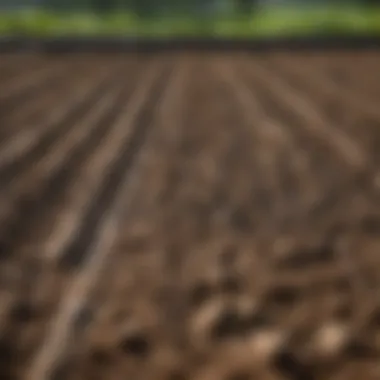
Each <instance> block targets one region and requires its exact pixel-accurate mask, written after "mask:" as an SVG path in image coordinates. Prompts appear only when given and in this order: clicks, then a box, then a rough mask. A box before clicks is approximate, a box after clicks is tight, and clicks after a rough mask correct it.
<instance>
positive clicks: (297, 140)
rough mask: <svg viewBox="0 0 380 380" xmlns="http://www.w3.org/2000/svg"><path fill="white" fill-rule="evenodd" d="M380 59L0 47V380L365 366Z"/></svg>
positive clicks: (335, 375)
mask: <svg viewBox="0 0 380 380" xmlns="http://www.w3.org/2000/svg"><path fill="white" fill-rule="evenodd" d="M379 68H380V53H379V52H361V53H358V52H344V53H343V52H341V53H338V52H330V53H289V52H288V53H275V52H272V53H261V54H259V53H256V54H248V53H247V54H244V53H230V54H227V53H226V54H222V53H218V54H217V53H209V54H196V53H172V54H160V53H156V54H147V53H146V54H143V53H141V54H132V53H130V54H119V55H99V54H98V55H97V54H72V55H64V56H59V55H49V56H44V55H42V54H41V55H38V54H34V55H33V54H23V55H20V54H19V55H12V54H9V55H8V54H3V55H2V56H0V378H1V379H2V380H21V379H22V380H23V379H28V380H29V379H30V380H63V379H68V380H82V379H83V380H87V379H88V380H121V379H123V380H127V379H128V380H250V379H260V380H261V379H262V380H287V379H288V380H319V379H321V380H330V379H331V380H338V379H339V380H360V379H363V380H364V379H365V380H374V379H380V70H379Z"/></svg>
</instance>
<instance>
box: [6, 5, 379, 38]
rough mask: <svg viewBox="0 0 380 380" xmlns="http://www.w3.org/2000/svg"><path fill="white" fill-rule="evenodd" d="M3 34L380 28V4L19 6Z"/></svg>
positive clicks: (238, 33)
mask: <svg viewBox="0 0 380 380" xmlns="http://www.w3.org/2000/svg"><path fill="white" fill-rule="evenodd" d="M0 33H1V34H2V35H28V36H51V35H54V36H56V35H118V36H120V35H127V36H157V37H159V36H231V37H254V36H284V35H290V36H291V35H308V34H326V33H346V34H350V33H378V34H380V7H376V8H368V7H355V8H354V7H351V8H350V7H347V6H346V7H343V8H331V7H330V8H329V7H323V8H321V7H319V8H315V7H314V8H306V9H305V8H303V9H302V8H298V9H289V8H275V9H268V8H264V9H258V10H257V11H256V12H254V13H246V14H244V13H241V14H238V13H230V14H227V15H222V14H221V15H217V16H216V15H213V16H207V15H203V16H200V17H194V16H191V15H183V14H182V15H177V16H173V15H171V16H165V15H161V16H160V17H158V16H155V17H138V16H137V15H135V14H134V13H132V12H128V11H121V12H107V13H102V14H101V13H94V12H92V13H91V12H68V11H60V12H57V11H55V12H51V11H50V12H49V11H18V12H16V11H13V12H3V13H0Z"/></svg>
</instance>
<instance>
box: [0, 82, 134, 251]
mask: <svg viewBox="0 0 380 380" xmlns="http://www.w3.org/2000/svg"><path fill="white" fill-rule="evenodd" d="M136 82H137V81H136ZM133 84H135V82H134V83H133ZM113 85H115V82H113ZM132 88H133V85H132ZM132 93H133V91H131V87H130V86H127V87H123V89H122V91H121V92H120V94H119V95H118V96H117V99H116V101H115V102H114V103H113V105H112V107H111V108H110V109H108V110H107V111H106V112H105V113H104V114H103V117H101V118H100V119H99V120H98V126H97V127H96V129H95V130H94V132H93V133H92V134H90V136H88V138H87V139H86V140H85V141H84V142H83V143H81V144H80V145H78V146H77V147H75V148H74V149H73V151H72V152H70V156H69V158H68V160H67V161H66V162H65V163H63V164H62V166H61V167H60V168H59V169H58V170H57V171H56V172H55V173H54V174H53V175H52V176H51V177H50V178H49V179H48V181H47V182H46V183H45V184H44V185H43V189H42V190H41V192H40V193H39V194H38V196H37V198H36V197H32V198H29V197H28V198H26V199H22V200H20V202H19V204H18V206H17V212H16V213H15V218H14V219H13V220H11V221H9V222H8V224H7V226H6V227H5V228H4V230H3V233H2V236H3V239H2V243H1V244H0V258H6V257H8V256H10V255H12V253H11V251H13V250H14V249H16V248H17V244H18V242H20V241H22V240H23V238H25V237H26V236H27V235H28V234H30V233H32V232H31V231H30V225H31V224H32V223H34V221H38V220H41V219H42V218H43V216H44V215H46V213H47V212H48V211H49V210H50V209H51V207H52V204H54V203H55V202H57V201H59V198H60V196H62V194H63V192H64V191H65V188H66V186H67V185H66V184H67V182H68V181H69V180H70V179H71V178H72V176H73V171H75V168H77V167H78V166H79V165H80V164H81V162H82V161H83V160H84V159H85V158H86V156H87V155H88V154H91V152H92V151H93V149H94V148H96V146H97V145H98V144H100V143H101V141H102V139H103V137H104V136H105V135H106V134H107V132H108V131H109V129H110V127H111V126H112V124H113V122H114V121H115V120H116V118H117V117H118V115H119V113H120V112H121V110H122V108H123V107H124V105H125V103H126V102H127V101H128V100H129V98H130V96H131V95H132Z"/></svg>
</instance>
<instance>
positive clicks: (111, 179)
mask: <svg viewBox="0 0 380 380" xmlns="http://www.w3.org/2000/svg"><path fill="white" fill-rule="evenodd" d="M170 71H171V67H167V68H166V69H165V70H163V72H162V73H161V75H160V78H159V79H158V80H157V81H156V83H155V85H154V87H153V89H152V91H151V95H150V97H149V98H148V99H147V101H146V103H145V104H144V107H143V109H142V110H141V111H140V112H139V114H138V116H137V120H136V121H135V126H134V131H133V133H132V136H131V138H130V140H129V142H128V144H126V145H125V147H124V149H123V151H122V152H121V154H120V155H119V156H118V157H117V158H116V159H115V163H114V165H113V166H112V169H111V170H110V171H109V172H108V173H107V174H106V175H105V178H104V180H103V182H102V187H101V189H100V190H99V192H97V194H96V196H95V197H94V199H93V200H92V202H91V206H90V208H89V210H88V212H87V213H86V215H85V217H84V219H83V221H82V223H81V228H80V229H79V232H78V235H77V237H76V238H75V240H74V241H72V243H71V244H70V246H69V248H68V249H67V251H66V253H65V254H64V255H63V257H62V260H61V261H60V265H61V266H62V268H64V269H69V270H70V269H73V268H76V267H78V266H80V265H81V264H82V263H83V262H84V261H85V260H86V257H87V255H88V251H89V248H90V246H91V242H92V241H93V240H94V238H95V236H96V234H97V232H98V230H99V229H100V228H101V227H102V218H103V215H104V213H105V212H106V211H107V209H108V208H109V207H110V206H111V205H112V203H113V201H114V198H115V196H116V193H117V190H118V188H119V186H120V185H121V184H122V182H123V180H124V178H125V175H126V174H127V173H128V171H129V170H130V168H131V167H132V165H133V162H134V158H135V156H136V155H137V153H138V152H139V150H140V149H141V147H142V146H143V144H144V141H145V139H146V135H147V133H148V131H149V129H150V127H151V119H152V115H153V113H154V111H155V108H156V105H157V103H158V100H159V97H160V95H161V93H162V88H163V87H164V85H165V82H166V81H167V78H168V76H169V75H170Z"/></svg>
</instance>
